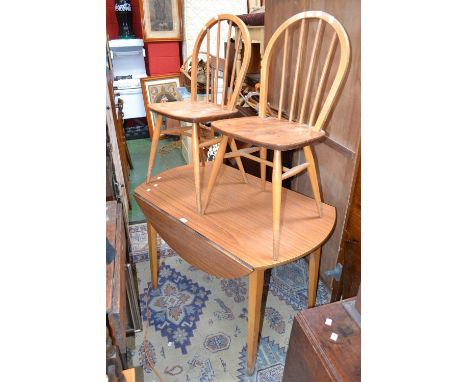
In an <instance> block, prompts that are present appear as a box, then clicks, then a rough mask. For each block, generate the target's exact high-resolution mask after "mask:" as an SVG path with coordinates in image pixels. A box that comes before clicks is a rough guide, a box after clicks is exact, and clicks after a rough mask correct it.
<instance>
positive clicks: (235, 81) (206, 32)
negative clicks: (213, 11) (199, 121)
mask: <svg viewBox="0 0 468 382" xmlns="http://www.w3.org/2000/svg"><path fill="white" fill-rule="evenodd" d="M224 22H225V23H224ZM223 24H227V28H228V30H227V41H226V56H225V58H224V59H222V58H221V57H220V52H221V50H220V49H221V48H224V47H221V41H220V40H221V29H222V25H223ZM215 26H216V28H215ZM236 28H237V29H238V30H239V33H235V32H236V31H235V29H236ZM232 33H235V35H236V39H235V42H234V47H235V51H234V56H233V57H230V54H231V49H230V48H231V43H232V42H231V36H232ZM215 36H216V53H215V52H213V51H212V49H211V45H212V43H211V41H214V38H215ZM212 39H213V40H212ZM241 40H243V41H244V44H243V57H242V63H241V67H240V70H239V72H238V73H237V72H236V70H235V61H236V59H237V57H238V56H239V54H240V49H241V45H240V43H241ZM203 43H205V44H206V48H205V49H204V52H201V51H200V49H201V47H202V44H203ZM205 52H206V54H205V57H206V60H207V61H206V67H207V68H206V69H207V70H206V85H205V86H206V100H207V101H208V102H212V103H214V104H221V105H222V106H226V107H227V108H228V110H234V108H235V106H236V102H237V99H238V96H239V93H240V90H241V87H242V82H243V81H244V78H245V74H246V72H247V68H248V65H249V63H250V57H251V54H252V49H251V39H250V34H249V31H248V30H247V27H246V25H245V24H244V22H243V21H242V20H241V19H239V18H238V17H237V16H234V15H230V14H221V15H218V16H215V17H213V18H212V19H210V20H209V21H208V22H207V23H206V24H205V26H204V27H203V29H202V30H201V31H200V33H199V34H198V37H197V39H196V40H195V44H194V48H193V54H192V72H191V75H192V78H191V94H192V101H196V94H197V93H196V89H197V88H196V84H197V82H196V80H197V71H196V70H194V68H197V67H198V65H199V54H200V53H205ZM213 53H214V54H213ZM230 58H231V60H232V64H231V67H228V64H229V61H230ZM223 62H224V65H223ZM220 63H221V66H220ZM223 66H224V67H223ZM228 69H229V70H228ZM220 71H222V73H223V75H222V76H221V78H222V80H223V86H222V96H221V102H220V103H218V97H217V96H216V95H217V94H218V80H219V78H220V76H219V72H220ZM210 89H211V91H210Z"/></svg>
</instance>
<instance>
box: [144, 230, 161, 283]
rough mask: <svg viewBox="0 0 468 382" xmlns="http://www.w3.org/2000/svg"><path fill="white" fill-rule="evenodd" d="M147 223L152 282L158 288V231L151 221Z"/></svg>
mask: <svg viewBox="0 0 468 382" xmlns="http://www.w3.org/2000/svg"><path fill="white" fill-rule="evenodd" d="M146 225H147V230H148V252H149V259H150V269H151V284H152V286H153V289H156V288H157V287H158V270H159V263H158V242H157V232H156V230H155V229H154V227H153V225H152V224H151V223H150V222H149V221H147V222H146Z"/></svg>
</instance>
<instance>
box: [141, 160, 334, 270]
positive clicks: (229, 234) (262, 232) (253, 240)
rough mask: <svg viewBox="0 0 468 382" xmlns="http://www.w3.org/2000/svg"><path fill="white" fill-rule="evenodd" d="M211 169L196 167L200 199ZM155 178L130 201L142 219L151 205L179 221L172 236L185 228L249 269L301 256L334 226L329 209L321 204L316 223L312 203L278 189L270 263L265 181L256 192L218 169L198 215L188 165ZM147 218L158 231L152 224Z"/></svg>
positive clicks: (254, 182)
mask: <svg viewBox="0 0 468 382" xmlns="http://www.w3.org/2000/svg"><path fill="white" fill-rule="evenodd" d="M211 166H212V163H211V162H210V163H207V164H206V166H205V167H201V168H200V175H201V190H202V199H203V197H204V195H205V194H204V192H205V190H206V186H207V183H208V177H209V174H210V171H211ZM158 177H160V178H161V179H157V177H153V178H152V180H151V182H150V184H141V185H140V186H138V187H137V188H136V190H135V199H136V200H137V203H138V204H139V205H140V206H141V208H142V210H143V212H144V213H145V215H150V211H149V210H148V207H147V205H151V206H154V208H153V209H159V210H161V211H164V213H165V214H167V215H170V216H172V217H174V218H175V219H177V220H179V219H181V218H185V219H187V222H186V223H185V225H184V226H175V227H174V228H175V229H177V231H175V234H177V235H181V234H182V228H183V227H185V226H188V227H189V228H190V229H192V230H194V231H196V232H197V235H200V236H201V237H202V238H205V239H206V240H208V241H209V242H210V243H216V246H217V247H218V248H222V250H223V252H225V253H227V254H229V256H230V257H232V258H234V259H238V260H239V261H240V262H243V263H245V264H248V265H250V266H251V267H252V268H258V269H262V268H271V267H273V266H277V265H280V264H283V263H287V262H290V261H293V260H295V259H297V258H300V257H303V256H305V255H307V254H308V253H310V252H311V251H313V250H315V249H316V248H317V247H319V246H320V245H321V244H322V243H323V242H324V241H325V240H326V239H327V237H328V236H329V234H330V232H331V231H332V229H333V226H334V222H335V209H334V208H333V207H331V206H328V205H326V204H323V205H322V211H323V217H322V218H320V219H318V218H317V216H318V212H317V205H316V204H315V202H314V200H313V199H311V198H308V197H306V196H303V195H301V194H298V193H296V192H293V191H290V190H286V189H284V188H283V190H282V192H283V195H282V198H281V200H282V215H281V239H280V255H279V261H278V262H273V261H272V254H273V217H272V195H271V183H269V182H268V183H267V185H266V191H264V192H262V191H261V189H260V179H258V178H256V177H253V176H251V175H248V176H247V178H248V182H249V183H248V184H245V183H243V181H242V176H241V174H240V172H239V170H236V169H233V168H231V167H229V166H225V165H223V166H222V167H221V170H220V174H219V176H218V180H217V183H216V186H215V188H214V190H213V194H212V197H211V201H210V205H209V207H208V209H207V210H206V212H205V215H202V216H200V215H199V214H198V213H197V212H196V208H195V187H194V184H193V168H192V166H191V165H189V166H181V167H177V168H175V169H171V170H168V171H165V172H163V173H162V174H159V175H158ZM155 184H157V186H155ZM143 202H145V203H143ZM204 204H205V203H204ZM150 217H151V215H150ZM153 220H154V222H153ZM153 220H152V223H154V224H155V226H156V227H155V228H156V230H157V231H160V230H161V228H158V222H157V220H156V219H153ZM184 234H185V233H184ZM163 237H164V236H163ZM178 240H179V241H183V240H181V239H180V238H179V239H178ZM169 245H171V244H169ZM174 249H175V250H176V251H177V249H176V248H175V247H174ZM190 250H191V251H194V250H195V249H194V248H191V249H190ZM180 254H181V255H183V254H182V253H180Z"/></svg>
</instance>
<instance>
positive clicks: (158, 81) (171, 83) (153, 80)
mask: <svg viewBox="0 0 468 382" xmlns="http://www.w3.org/2000/svg"><path fill="white" fill-rule="evenodd" d="M140 82H141V90H142V92H143V99H144V101H145V110H146V119H147V121H148V130H149V131H150V134H151V136H152V135H153V129H154V124H155V122H156V116H155V113H152V112H151V111H150V110H149V108H148V105H149V104H150V103H160V102H174V101H182V97H181V96H180V94H179V93H178V92H177V88H178V87H180V76H179V74H169V75H164V76H154V77H145V78H141V79H140Z"/></svg>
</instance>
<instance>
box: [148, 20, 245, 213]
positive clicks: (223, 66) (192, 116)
mask: <svg viewBox="0 0 468 382" xmlns="http://www.w3.org/2000/svg"><path fill="white" fill-rule="evenodd" d="M224 26H226V27H227V42H226V57H225V58H224V59H223V58H222V57H220V56H221V52H222V50H221V49H224V43H222V41H221V34H222V28H223V27H224ZM236 29H237V31H236ZM234 32H237V33H236V36H237V37H236V40H235V42H234V43H233V42H232V41H231V36H232V33H234ZM214 41H216V42H215V43H214ZM241 41H242V42H243V45H242V63H241V66H240V70H239V71H238V72H236V70H235V69H234V67H235V65H234V63H235V61H236V58H237V56H238V55H239V54H240V49H241ZM213 43H214V44H215V46H216V48H215V49H214V50H213V49H212V45H213ZM232 43H233V44H235V50H234V57H232V63H233V64H231V65H229V62H230V55H231V44H232ZM203 45H205V47H204V49H203V50H204V52H202V51H201V48H202V47H203ZM251 51H252V47H251V39H250V34H249V31H248V29H247V27H246V26H245V24H244V22H243V21H242V20H241V19H239V18H238V17H237V16H234V15H231V14H221V15H218V16H215V17H213V18H211V19H210V20H209V21H208V22H207V23H206V24H205V26H204V27H203V29H202V30H201V31H200V33H199V34H198V37H197V39H196V40H195V44H194V49H193V53H192V58H191V60H192V66H191V74H190V75H191V79H190V82H191V83H190V87H191V99H190V101H180V102H166V103H155V104H150V105H148V108H149V110H150V111H152V112H154V113H157V117H156V123H155V127H154V131H153V137H152V144H151V151H150V157H149V163H148V170H147V175H146V183H147V184H149V183H150V181H151V172H152V170H153V166H154V159H155V157H156V151H157V147H158V141H159V135H160V132H161V123H162V116H163V115H165V116H166V117H168V118H173V119H176V120H179V121H185V122H191V126H184V127H181V128H177V129H170V130H167V129H166V130H164V131H163V133H164V135H186V136H189V137H191V139H192V162H193V172H194V178H195V194H196V205H197V211H198V212H199V213H201V194H200V169H199V166H200V163H201V164H202V165H203V166H204V164H205V162H204V160H205V158H204V156H203V155H201V154H202V152H201V151H200V149H202V150H204V149H206V148H207V147H209V146H212V145H214V144H216V143H219V142H220V141H221V138H215V137H214V133H213V131H212V130H211V129H210V128H209V127H207V126H203V127H204V128H205V129H208V130H210V132H211V136H210V138H209V139H207V140H205V141H202V142H200V124H201V123H207V122H212V121H216V120H220V119H225V118H231V117H234V116H235V115H236V114H237V109H236V103H237V100H238V97H239V93H240V90H241V87H242V83H243V81H244V78H245V74H246V72H247V68H248V66H249V64H250V57H251ZM205 52H206V53H205ZM200 55H204V56H205V57H206V61H207V62H206V98H205V100H203V101H198V99H197V98H198V97H197V96H198V94H197V77H198V65H199V56H200ZM230 66H231V67H230ZM220 72H221V73H222V76H220ZM228 73H229V76H228ZM220 78H222V81H223V84H222V90H221V100H218V84H219V80H220ZM190 130H191V131H190ZM229 143H230V146H231V149H232V150H233V151H237V146H236V143H235V141H234V139H231V140H230V142H229ZM236 163H237V165H238V167H239V169H240V171H241V175H242V178H243V180H244V182H247V177H246V175H245V171H244V168H243V166H242V161H241V159H240V158H239V157H238V158H236Z"/></svg>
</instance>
